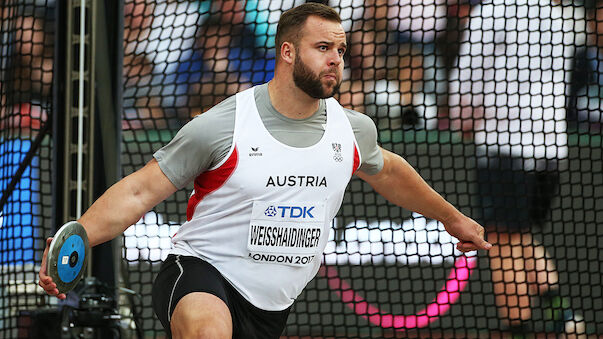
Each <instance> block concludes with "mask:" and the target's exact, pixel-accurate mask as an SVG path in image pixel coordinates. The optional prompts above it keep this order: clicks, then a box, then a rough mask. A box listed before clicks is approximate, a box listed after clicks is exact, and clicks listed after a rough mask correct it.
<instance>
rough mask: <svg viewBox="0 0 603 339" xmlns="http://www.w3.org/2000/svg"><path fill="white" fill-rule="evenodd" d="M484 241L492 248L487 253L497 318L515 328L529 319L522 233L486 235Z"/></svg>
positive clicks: (493, 233)
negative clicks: (486, 240)
mask: <svg viewBox="0 0 603 339" xmlns="http://www.w3.org/2000/svg"><path fill="white" fill-rule="evenodd" d="M488 241H490V242H491V243H492V245H493V246H492V249H491V250H490V251H489V252H488V254H489V256H490V269H491V272H492V283H493V289H494V295H495V302H496V306H497V308H498V313H499V316H500V317H501V318H502V319H505V320H506V321H507V322H508V324H509V325H511V326H518V325H520V324H521V322H522V321H526V320H529V319H530V318H531V316H532V310H531V308H530V295H529V293H528V279H527V276H526V271H525V262H524V258H523V251H524V249H523V246H522V234H521V233H506V232H500V233H497V232H490V233H489V234H488Z"/></svg>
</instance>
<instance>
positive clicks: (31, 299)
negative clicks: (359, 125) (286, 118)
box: [0, 0, 603, 338]
mask: <svg viewBox="0 0 603 339" xmlns="http://www.w3.org/2000/svg"><path fill="white" fill-rule="evenodd" d="M303 2H304V1H298V0H296V1H263V0H255V1H252V0H248V1H205V0H204V1H176V0H158V1H147V0H126V1H125V6H124V9H125V20H124V45H123V47H124V65H123V66H124V79H123V83H124V87H123V107H124V112H123V120H122V128H123V143H122V159H121V161H122V164H123V170H124V171H123V172H124V175H127V174H130V173H132V172H133V171H135V170H136V169H138V168H140V167H142V166H143V164H145V163H146V162H147V161H149V160H150V159H151V156H152V154H153V152H154V151H156V150H157V149H159V148H160V147H161V146H162V145H164V144H166V143H167V142H169V141H170V140H171V138H172V137H173V136H174V135H175V133H176V132H177V130H178V128H180V127H181V126H182V125H183V124H185V123H186V122H187V121H189V120H190V119H191V118H192V117H193V116H195V115H197V114H201V113H203V112H205V111H206V110H208V109H209V108H210V107H212V106H213V105H215V104H217V103H219V102H220V101H222V100H223V99H225V98H226V97H228V96H230V95H233V94H235V93H237V92H238V91H241V90H243V89H246V88H249V87H251V86H253V85H257V84H261V83H264V82H266V81H268V80H270V79H271V78H272V76H273V71H274V58H275V52H274V36H275V33H276V25H277V22H278V18H279V16H280V14H281V13H282V12H283V11H285V10H287V9H289V8H292V7H293V6H295V5H299V4H301V3H303ZM598 2H599V1H594V0H587V1H584V2H583V1H573V2H571V1H551V2H548V1H542V0H495V1H481V2H480V1H478V0H459V1H458V2H456V1H443V0H422V1H386V0H371V1H356V0H345V1H339V2H336V1H331V2H329V4H330V5H332V6H333V7H334V8H335V9H336V10H337V11H338V12H339V13H340V15H341V17H342V19H343V26H344V29H345V30H346V32H348V42H349V49H348V53H347V55H346V69H345V72H344V81H343V83H342V86H341V90H340V94H339V95H338V99H339V101H340V102H341V104H342V105H344V106H345V107H348V108H352V109H355V110H357V111H360V112H363V113H365V114H367V115H369V116H371V118H373V120H374V121H375V124H376V126H377V129H378V141H379V143H380V144H381V145H382V146H383V147H384V148H386V149H388V150H391V151H394V152H396V153H398V154H400V155H402V156H403V157H404V158H405V159H407V160H408V162H410V163H411V164H412V165H413V166H414V167H415V168H416V169H417V170H418V171H419V173H420V174H421V175H422V176H423V177H424V178H425V179H426V180H427V181H428V182H429V183H430V184H431V185H432V186H433V187H434V188H435V189H436V190H437V191H438V192H440V193H442V194H443V195H444V196H445V197H446V198H447V200H449V201H450V202H451V203H453V204H454V205H455V206H457V207H458V208H459V209H460V210H461V211H462V212H464V213H465V214H467V215H470V216H472V217H474V218H476V219H478V220H480V222H482V223H483V224H484V225H485V226H488V230H489V231H488V235H487V236H488V239H489V240H490V241H492V242H494V243H495V244H497V246H496V247H495V248H494V249H493V250H492V251H491V252H490V254H489V255H488V254H487V253H482V252H480V253H479V256H475V255H469V256H463V255H461V253H460V252H458V251H456V250H455V248H454V243H455V240H454V239H452V238H451V237H450V236H449V235H448V234H447V233H446V232H445V230H444V229H443V226H442V225H441V224H439V223H437V222H435V221H433V220H429V219H425V218H423V217H422V216H420V215H418V214H413V213H411V212H408V211H406V210H404V209H401V208H398V207H396V206H393V205H392V204H390V203H388V202H387V201H385V200H384V199H383V198H382V197H380V196H379V195H377V194H376V193H374V191H373V190H372V188H370V187H369V186H368V185H367V184H365V183H363V182H362V181H361V180H358V179H353V180H352V182H351V183H350V185H349V187H348V191H347V193H346V195H345V198H344V204H343V206H342V208H341V210H340V213H339V215H338V217H337V218H336V220H335V222H334V225H333V232H332V234H331V235H330V239H329V242H328V245H327V248H326V250H325V254H324V256H323V258H322V261H323V266H322V268H321V269H320V271H319V273H318V275H317V277H316V278H315V279H313V280H312V281H311V282H310V283H309V285H308V287H307V288H306V290H305V291H304V292H303V293H302V295H301V296H300V297H299V299H298V300H297V302H296V303H295V305H294V308H293V312H292V314H291V316H290V317H289V321H288V325H287V327H286V330H285V332H284V336H287V337H290V338H298V337H336V338H355V337H365V338H368V337H372V338H381V337H495V336H499V335H501V334H502V335H503V336H505V335H510V334H511V332H512V331H518V332H536V333H542V332H551V333H553V332H556V333H561V332H563V331H568V332H570V333H574V332H576V331H578V332H581V333H586V334H587V335H588V336H593V337H594V336H597V335H600V334H601V333H603V326H602V325H601V321H599V319H602V318H603V289H602V287H601V286H602V284H601V282H602V276H601V273H600V272H601V271H602V270H603V268H602V267H601V265H602V264H601V262H602V261H601V257H602V256H603V252H602V248H603V246H602V242H603V229H602V228H601V227H599V226H598V223H600V222H601V221H603V213H602V208H601V199H602V197H603V189H602V187H603V174H602V173H603V155H602V149H603V147H602V144H601V135H602V130H601V124H602V123H603V117H602V113H601V109H602V108H603V106H601V103H600V102H601V99H602V98H603V91H601V89H602V88H603V81H602V80H601V79H603V78H602V77H601V74H603V68H602V67H603V66H600V63H599V60H603V58H602V57H601V56H602V55H603V53H602V52H601V51H600V50H601V49H603V48H601V47H600V46H603V42H601V41H603V40H602V39H601V37H600V36H601V35H603V28H601V27H603V25H602V24H601V23H600V22H602V21H603V10H598V11H597V10H596V8H597V7H601V5H600V4H599V5H598ZM54 17H55V16H54V2H53V1H46V2H45V1H38V0H36V1H34V0H24V1H16V0H15V1H4V2H2V4H1V5H0V188H1V192H2V196H1V197H2V200H1V201H2V202H3V205H2V207H1V214H0V265H1V270H2V271H1V273H2V274H1V276H2V282H1V283H0V313H1V315H0V337H7V338H12V337H16V336H17V332H18V326H19V321H26V319H25V318H26V317H19V314H20V313H22V312H21V311H27V310H32V309H35V308H37V307H39V306H42V305H43V304H46V303H48V300H49V298H47V297H41V296H42V294H41V290H40V289H37V288H36V282H37V270H38V264H39V262H40V259H41V254H42V251H43V248H44V241H43V239H44V238H45V237H46V236H48V233H49V230H50V218H51V214H52V209H53V208H59V206H52V202H51V182H50V174H51V146H52V145H51V142H50V137H48V136H46V137H44V138H38V140H37V141H36V139H37V136H39V135H40V134H41V133H42V131H43V127H44V126H45V124H46V122H47V121H49V120H48V119H49V116H50V114H51V107H52V101H53V100H52V89H51V84H52V77H53V74H52V62H53V61H52V57H53V41H54V34H53V33H54V27H55V26H54V24H55V23H54ZM601 65H603V63H601ZM36 145H39V146H36ZM32 148H33V149H34V151H33V152H30V150H31V149H32ZM28 154H30V155H29V156H28ZM24 161H25V163H24ZM28 162H29V163H28ZM23 163H24V165H23V166H21V164H23ZM20 168H21V170H19V169H20ZM14 178H16V179H14ZM11 183H13V184H11ZM15 184H16V185H15ZM12 187H14V189H11V188H12ZM191 189H192V187H189V188H187V189H184V190H181V191H179V192H177V193H176V194H175V195H174V196H172V197H170V198H169V199H168V200H166V201H165V202H163V203H161V204H160V205H159V206H157V207H156V208H154V209H153V211H151V212H149V213H147V214H146V215H145V216H144V217H143V219H141V221H140V222H139V223H137V224H136V225H133V226H132V227H131V228H129V229H128V230H127V231H126V233H125V236H124V248H123V251H122V256H123V259H124V260H123V267H122V270H121V280H122V283H123V286H125V287H127V288H130V289H132V290H133V291H135V292H136V293H137V295H136V296H134V297H131V298H122V299H121V304H122V305H121V313H122V314H123V315H124V316H126V317H129V318H131V317H135V318H138V319H137V321H135V322H129V323H127V324H129V325H128V326H139V327H142V330H143V332H144V334H145V336H146V337H152V338H155V337H163V336H164V333H163V330H162V328H161V325H160V324H159V321H158V320H157V319H156V317H155V315H154V314H153V311H152V307H151V286H152V282H153V280H154V277H155V275H156V274H157V272H158V269H159V267H160V262H161V259H163V258H165V256H166V255H167V253H168V251H169V249H170V246H171V241H170V237H171V236H172V235H173V234H174V233H175V232H176V231H177V230H178V227H179V225H180V224H182V223H183V222H184V221H185V213H186V204H187V200H188V197H189V194H190V192H191ZM549 203H550V207H551V208H550V209H549V208H547V205H549ZM525 206H528V207H530V209H529V211H530V213H529V214H522V213H524V212H523V209H522V208H521V207H525ZM519 220H529V221H530V223H529V225H528V224H526V225H522V227H519V228H517V227H516V228H511V227H515V226H517V225H518V224H519V222H518V221H519ZM139 297H140V298H139ZM520 320H523V321H520ZM122 324H126V322H122ZM136 324H137V325H136ZM22 325H23V326H24V327H27V326H28V325H27V324H22ZM125 332H127V331H125ZM132 332H133V331H132Z"/></svg>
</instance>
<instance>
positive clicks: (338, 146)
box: [331, 142, 343, 162]
mask: <svg viewBox="0 0 603 339" xmlns="http://www.w3.org/2000/svg"><path fill="white" fill-rule="evenodd" d="M331 145H332V146H333V151H334V152H335V153H334V154H333V160H335V161H337V162H342V161H343V155H341V144H340V143H337V142H334V143H332V144H331Z"/></svg>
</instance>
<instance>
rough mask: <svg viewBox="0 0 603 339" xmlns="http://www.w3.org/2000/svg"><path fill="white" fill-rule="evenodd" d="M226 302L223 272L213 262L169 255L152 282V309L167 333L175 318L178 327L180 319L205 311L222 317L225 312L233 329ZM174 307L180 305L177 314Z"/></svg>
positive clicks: (180, 325) (206, 313)
mask: <svg viewBox="0 0 603 339" xmlns="http://www.w3.org/2000/svg"><path fill="white" fill-rule="evenodd" d="M228 304H229V302H228V297H227V293H226V291H225V289H224V280H223V278H222V276H221V275H220V273H219V272H218V271H217V270H216V269H215V268H214V267H213V266H211V265H210V264H208V263H206V262H205V261H202V260H200V259H198V258H194V257H187V256H175V255H170V256H168V258H167V259H166V260H165V262H164V263H163V264H162V266H161V270H160V271H159V274H158V275H157V277H156V278H155V282H154V284H153V309H154V311H155V314H156V315H157V317H158V318H159V321H161V324H162V325H163V328H164V329H165V331H166V332H167V333H168V336H171V334H172V333H170V331H171V329H172V328H174V326H173V322H174V321H176V323H177V324H178V326H179V327H178V328H179V329H180V328H183V327H182V326H183V325H184V324H183V322H188V321H189V320H190V319H194V318H195V317H198V318H203V317H205V316H207V315H208V314H215V315H216V316H219V317H220V319H223V318H224V317H223V316H222V315H223V314H224V313H226V314H227V316H228V317H226V318H227V320H228V321H229V328H230V329H231V331H232V319H231V316H230V311H229V307H228V306H227V305H228ZM183 305H184V306H183ZM187 305H188V306H187ZM176 309H179V312H178V313H177V314H176ZM173 317H177V318H178V319H173ZM217 321H218V323H221V322H222V320H217Z"/></svg>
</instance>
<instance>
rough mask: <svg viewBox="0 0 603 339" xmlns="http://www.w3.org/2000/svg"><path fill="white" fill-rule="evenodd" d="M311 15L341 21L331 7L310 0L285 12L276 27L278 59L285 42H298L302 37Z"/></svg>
mask: <svg viewBox="0 0 603 339" xmlns="http://www.w3.org/2000/svg"><path fill="white" fill-rule="evenodd" d="M310 16H317V17H320V18H323V19H326V20H329V21H333V22H337V23H341V17H340V16H339V14H338V13H337V12H336V11H335V10H334V9H333V8H331V7H329V6H327V5H323V4H320V3H314V2H308V3H305V4H303V5H299V6H297V7H295V8H292V9H290V10H288V11H286V12H285V13H283V14H282V15H281V17H280V19H279V21H278V26H277V28H276V39H275V40H276V45H275V47H276V49H277V50H276V53H277V58H276V59H277V61H278V59H279V58H278V56H279V55H280V48H281V45H282V44H283V42H285V41H291V42H293V43H294V44H297V43H298V42H299V40H300V39H301V33H302V28H303V26H304V24H305V23H306V20H307V19H308V17H310Z"/></svg>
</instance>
